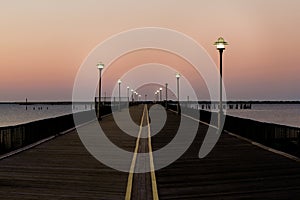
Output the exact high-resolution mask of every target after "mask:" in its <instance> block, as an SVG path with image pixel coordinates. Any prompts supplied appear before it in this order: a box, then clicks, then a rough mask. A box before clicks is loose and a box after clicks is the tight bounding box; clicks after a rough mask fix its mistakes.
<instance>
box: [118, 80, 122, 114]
mask: <svg viewBox="0 0 300 200" xmlns="http://www.w3.org/2000/svg"><path fill="white" fill-rule="evenodd" d="M121 83H122V81H121V79H119V80H118V84H119V111H120V110H121Z"/></svg>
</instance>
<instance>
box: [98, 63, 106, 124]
mask: <svg viewBox="0 0 300 200" xmlns="http://www.w3.org/2000/svg"><path fill="white" fill-rule="evenodd" d="M96 66H97V68H98V69H99V92H98V93H99V102H98V113H97V117H98V120H101V114H100V104H101V87H102V86H101V75H102V69H103V68H104V64H103V63H101V62H99V63H98V64H97V65H96Z"/></svg>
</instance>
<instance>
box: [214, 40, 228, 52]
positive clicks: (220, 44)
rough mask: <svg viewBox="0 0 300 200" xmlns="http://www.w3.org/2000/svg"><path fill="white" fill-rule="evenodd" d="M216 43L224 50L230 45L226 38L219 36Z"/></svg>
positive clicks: (218, 47) (219, 48)
mask: <svg viewBox="0 0 300 200" xmlns="http://www.w3.org/2000/svg"><path fill="white" fill-rule="evenodd" d="M214 45H215V46H216V47H217V49H218V50H224V49H225V46H226V45H228V43H227V42H226V41H225V40H224V38H222V37H219V38H218V41H216V42H215V43H214Z"/></svg>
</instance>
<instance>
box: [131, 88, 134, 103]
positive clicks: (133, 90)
mask: <svg viewBox="0 0 300 200" xmlns="http://www.w3.org/2000/svg"><path fill="white" fill-rule="evenodd" d="M133 91H134V90H133V89H131V101H132V102H133Z"/></svg>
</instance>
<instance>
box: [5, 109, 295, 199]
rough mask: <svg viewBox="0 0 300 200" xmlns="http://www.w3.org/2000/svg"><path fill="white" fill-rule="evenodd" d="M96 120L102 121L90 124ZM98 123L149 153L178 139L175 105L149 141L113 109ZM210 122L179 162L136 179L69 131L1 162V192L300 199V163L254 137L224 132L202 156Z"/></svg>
mask: <svg viewBox="0 0 300 200" xmlns="http://www.w3.org/2000/svg"><path fill="white" fill-rule="evenodd" d="M130 113H131V117H132V119H133V120H134V121H135V123H136V124H137V125H138V126H140V127H141V125H142V126H148V125H149V122H147V115H148V114H147V110H145V107H144V105H139V106H133V107H131V108H130ZM143 116H144V119H142V118H143ZM124 120H128V119H124ZM185 120H186V121H187V122H188V123H187V126H186V127H185V130H186V131H187V132H188V131H189V127H190V125H192V124H193V123H199V122H196V121H194V120H192V119H190V118H186V119H185ZM95 123H98V122H97V121H93V122H91V123H89V124H87V125H86V126H92V125H94V124H95ZM99 123H100V125H101V127H102V129H103V130H104V132H105V133H106V134H107V137H108V138H109V139H110V140H111V141H112V142H113V143H114V144H116V145H117V146H119V147H120V148H123V149H125V150H127V151H131V152H135V151H137V152H149V151H151V149H152V150H153V151H155V150H158V149H160V148H162V147H163V146H165V145H166V144H168V143H169V142H170V141H171V140H172V138H173V137H174V136H175V134H176V132H177V128H178V124H179V123H180V116H178V115H177V114H176V113H174V112H171V111H168V112H167V123H166V124H165V126H164V128H163V129H162V130H161V132H160V133H158V134H157V135H155V136H153V137H151V140H150V142H149V138H147V139H140V141H138V142H137V138H135V137H132V136H129V135H127V134H125V133H124V132H123V131H122V130H121V129H119V128H118V127H117V125H116V123H115V122H114V120H113V117H112V115H109V116H107V117H105V118H103V119H102V121H100V122H99ZM207 128H208V126H207V125H205V124H202V123H199V128H198V132H197V136H196V139H195V140H194V142H193V143H192V145H191V146H190V147H189V149H188V150H187V151H186V152H185V153H184V155H183V156H181V157H180V158H179V159H178V160H177V161H175V162H174V163H173V164H171V165H169V166H168V167H166V168H163V169H160V170H158V171H155V172H152V173H151V172H149V173H142V174H134V173H133V174H132V181H130V173H126V172H119V171H117V170H114V169H111V168H109V167H107V166H105V165H104V164H102V163H101V162H99V161H97V160H96V159H95V158H94V157H93V156H92V155H90V154H89V152H88V151H87V150H86V149H85V147H84V146H83V144H82V143H81V140H80V139H79V136H78V134H77V132H76V131H75V130H74V131H70V132H69V133H67V134H65V135H62V136H59V137H56V138H55V139H53V140H50V141H48V142H45V143H43V144H40V145H38V146H36V147H34V148H31V149H29V150H26V151H24V152H21V153H18V154H16V155H13V156H10V157H7V158H5V159H2V160H0V197H1V199H5V200H12V199H13V200H16V199H22V200H25V199H30V200H35V199H47V200H51V199H78V200H83V199H97V200H99V199H105V200H109V199H112V200H115V199H126V198H127V199H139V200H141V199H142V200H143V199H145V200H146V199H156V198H157V199H181V200H182V199H183V200H185V199H300V163H299V162H297V161H294V160H291V159H288V158H286V157H284V156H281V155H278V154H275V153H272V152H270V151H267V150H264V149H262V148H259V147H258V146H254V145H252V144H251V143H249V142H247V141H243V140H240V139H238V138H236V137H233V136H230V135H228V134H225V133H223V134H222V136H221V138H220V140H219V142H218V143H217V145H216V146H215V148H214V149H213V151H212V152H211V153H210V154H209V155H208V156H207V157H205V158H203V159H199V157H198V153H199V149H200V146H201V144H202V141H203V138H204V136H205V133H206V130H207ZM139 131H141V130H136V133H137V134H138V133H139ZM141 134H143V133H141ZM148 134H149V132H148ZM149 144H151V145H149ZM150 146H151V148H150ZM155 159H156V158H155V157H154V158H153V160H154V163H153V164H154V165H155ZM132 163H133V162H131V166H134V167H137V166H141V164H142V162H141V160H138V161H137V163H136V164H135V165H132ZM150 163H151V162H150ZM128 167H130V166H128ZM153 176H155V178H153ZM130 183H131V186H128V184H130ZM154 185H156V189H155V187H154ZM129 190H130V191H131V194H130V195H129V196H128V193H127V192H128V191H129ZM155 190H156V191H155ZM155 193H157V197H155Z"/></svg>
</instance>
